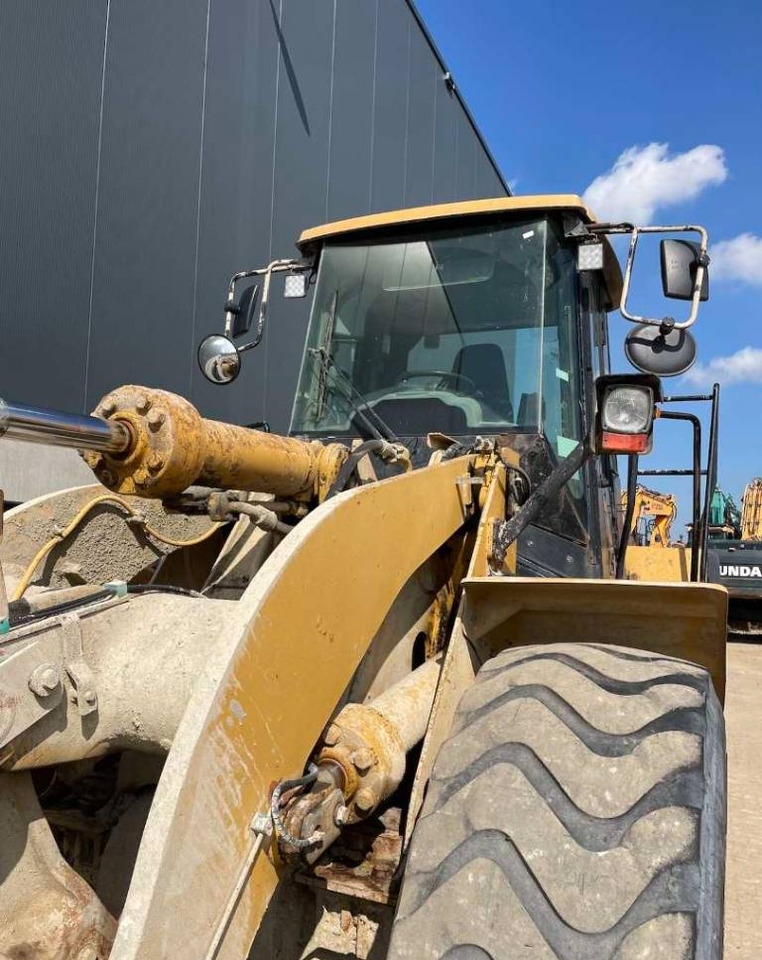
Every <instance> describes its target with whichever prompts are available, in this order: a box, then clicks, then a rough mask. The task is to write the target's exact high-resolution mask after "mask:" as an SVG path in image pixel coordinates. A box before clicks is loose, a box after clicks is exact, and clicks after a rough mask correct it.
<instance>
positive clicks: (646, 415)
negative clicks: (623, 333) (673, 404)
mask: <svg viewBox="0 0 762 960" xmlns="http://www.w3.org/2000/svg"><path fill="white" fill-rule="evenodd" d="M596 387H597V391H596V392H597V394H598V424H597V431H596V432H597V435H598V448H599V450H600V451H601V452H606V453H648V451H649V450H650V449H651V432H652V430H653V423H654V411H655V403H656V400H657V399H659V398H660V395H661V394H660V389H659V381H658V379H657V378H656V377H652V376H648V375H646V376H635V377H633V376H632V375H626V376H616V375H614V376H609V377H600V378H599V380H598V382H597V384H596Z"/></svg>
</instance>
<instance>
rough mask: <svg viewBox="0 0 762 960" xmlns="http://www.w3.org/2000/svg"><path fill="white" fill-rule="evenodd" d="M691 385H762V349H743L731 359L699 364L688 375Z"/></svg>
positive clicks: (713, 359) (686, 376) (686, 377)
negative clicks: (716, 383)
mask: <svg viewBox="0 0 762 960" xmlns="http://www.w3.org/2000/svg"><path fill="white" fill-rule="evenodd" d="M685 379H686V380H688V381H689V382H690V383H697V384H709V383H714V382H715V381H717V382H718V383H720V384H722V385H723V386H729V385H730V384H732V383H762V349H760V348H758V347H742V348H741V349H740V350H737V351H736V352H735V353H732V354H731V355H730V356H729V357H713V358H712V359H711V360H710V361H709V363H697V364H696V366H695V367H692V368H691V369H690V370H689V371H688V372H687V373H686V374H685Z"/></svg>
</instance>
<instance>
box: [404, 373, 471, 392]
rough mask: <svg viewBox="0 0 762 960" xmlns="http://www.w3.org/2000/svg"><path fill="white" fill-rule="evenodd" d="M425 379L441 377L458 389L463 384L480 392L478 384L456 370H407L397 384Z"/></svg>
mask: <svg viewBox="0 0 762 960" xmlns="http://www.w3.org/2000/svg"><path fill="white" fill-rule="evenodd" d="M423 377H439V379H440V380H448V381H449V382H450V383H452V384H453V385H454V386H455V387H456V388H457V385H458V384H459V383H463V384H465V385H466V386H467V387H469V388H470V389H471V391H472V392H473V393H478V392H479V388H478V387H477V385H476V382H475V381H474V380H472V379H471V377H467V376H466V375H465V374H464V373H455V371H454V370H407V371H406V372H405V373H403V374H401V376H399V377H397V383H406V382H407V381H408V380H417V379H422V378H423Z"/></svg>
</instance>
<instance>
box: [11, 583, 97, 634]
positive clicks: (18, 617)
mask: <svg viewBox="0 0 762 960" xmlns="http://www.w3.org/2000/svg"><path fill="white" fill-rule="evenodd" d="M113 596H114V594H113V591H111V590H98V591H96V592H94V593H88V594H87V595H86V596H84V597H77V599H76V600H67V601H66V602H65V603H57V604H53V605H52V606H50V607H44V608H43V609H42V610H35V609H34V608H33V607H31V606H30V604H29V602H28V601H27V600H12V601H11V602H10V603H9V604H8V619H9V623H10V627H11V628H14V627H23V626H26V625H27V624H29V623H37V621H39V620H44V619H46V618H47V617H53V616H56V615H58V614H62V613H69V612H70V611H71V610H78V609H79V608H80V607H86V606H88V604H91V603H97V602H99V601H100V600H108V599H109V598H110V597H113Z"/></svg>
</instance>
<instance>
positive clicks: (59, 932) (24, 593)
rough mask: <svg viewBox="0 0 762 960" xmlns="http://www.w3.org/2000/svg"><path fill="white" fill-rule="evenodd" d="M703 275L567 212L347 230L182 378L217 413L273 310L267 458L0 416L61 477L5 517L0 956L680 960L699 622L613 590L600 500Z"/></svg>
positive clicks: (245, 285) (614, 557)
mask: <svg viewBox="0 0 762 960" xmlns="http://www.w3.org/2000/svg"><path fill="white" fill-rule="evenodd" d="M660 230H661V231H665V230H666V231H668V232H679V233H686V232H696V233H698V235H699V242H697V243H692V242H688V241H686V240H684V239H682V238H680V239H678V240H674V239H670V240H665V241H663V245H662V279H663V285H664V291H665V293H666V294H667V295H668V296H671V297H674V298H677V299H682V300H685V301H689V302H690V306H689V308H688V310H689V313H688V317H687V318H686V319H683V320H675V319H674V318H662V319H658V318H656V319H655V318H647V317H638V316H637V315H635V314H634V313H632V309H631V307H630V306H629V305H628V290H629V281H630V276H631V272H632V263H633V258H634V253H635V248H636V245H637V240H638V237H639V236H640V235H641V234H642V233H643V232H657V231H660ZM612 234H626V235H629V236H630V254H629V256H628V261H627V265H626V268H625V271H624V276H622V274H621V272H620V269H619V266H618V264H617V261H616V258H615V256H614V254H613V251H612V249H611V246H610V244H609V241H608V237H609V236H610V235H612ZM706 243H707V240H706V233H705V231H703V229H702V228H700V227H693V226H690V225H687V226H677V227H667V228H664V227H661V228H657V227H635V226H633V225H631V224H600V223H597V222H596V220H595V218H594V217H593V215H592V214H591V213H590V211H589V210H587V208H586V207H585V206H584V204H583V202H582V201H581V200H580V199H579V198H578V197H575V196H549V197H514V198H502V199H499V200H481V201H473V202H469V203H457V204H446V205H442V206H435V207H425V208H416V209H412V210H404V211H397V212H394V213H388V214H379V215H373V216H368V217H359V218H356V219H352V220H347V221H342V222H340V223H335V224H330V225H327V226H323V227H318V228H315V229H311V230H307V231H305V232H304V233H303V234H302V236H301V237H300V239H299V241H298V247H299V252H300V256H299V257H298V258H294V259H282V260H276V261H273V262H272V263H270V264H268V265H266V266H263V267H256V268H251V269H245V270H242V271H240V272H238V273H236V274H234V275H233V277H232V278H231V281H230V284H229V288H228V296H227V301H226V307H225V321H224V330H223V331H222V332H220V333H214V334H210V335H209V336H208V337H206V338H205V339H204V341H203V342H202V343H201V345H200V347H199V355H198V359H199V364H200V366H201V369H202V371H203V373H204V375H205V376H206V377H207V378H208V379H209V380H210V381H212V382H213V383H217V384H219V385H220V386H223V385H224V384H226V383H229V382H231V381H232V380H233V379H235V377H236V376H237V375H238V373H239V371H240V369H241V366H242V363H243V362H245V354H246V352H247V351H249V350H251V349H254V348H256V346H257V345H258V343H260V342H261V338H262V335H263V331H264V328H265V324H266V322H268V319H267V318H268V304H269V301H270V299H271V289H272V281H273V278H274V277H275V276H276V275H279V274H284V275H285V285H284V289H285V295H287V296H305V295H307V294H309V293H310V292H311V294H312V314H311V321H310V325H309V329H308V333H307V338H306V343H305V345H304V354H303V360H302V368H301V373H300V378H299V383H298V387H297V392H296V397H295V402H294V409H293V417H292V423H291V429H290V431H289V433H290V435H289V436H287V437H278V436H274V435H272V434H269V433H266V432H263V431H261V430H253V429H247V428H243V427H239V426H235V425H232V424H222V423H217V422H215V421H211V420H208V419H205V418H204V417H203V416H202V414H201V413H199V411H197V410H196V409H195V407H193V405H192V404H190V403H189V402H188V401H187V400H185V399H183V398H181V397H178V396H176V395H174V394H171V393H168V392H166V391H163V390H159V389H153V388H149V387H143V386H135V385H127V386H123V387H119V388H117V389H116V390H114V391H112V392H111V393H110V394H108V395H107V396H105V397H104V398H103V399H102V401H101V402H100V404H99V405H98V407H97V408H96V410H95V411H94V413H93V415H92V416H91V417H75V416H71V415H68V414H65V413H61V412H58V411H51V410H43V409H41V408H37V407H31V406H28V405H21V404H14V403H11V402H8V403H4V404H2V406H0V433H5V434H7V435H8V436H10V437H16V438H22V439H26V440H30V441H32V442H34V441H41V440H42V441H44V442H56V443H59V444H66V445H70V446H76V447H78V448H79V449H81V450H82V451H83V453H84V455H85V458H86V460H87V462H88V463H89V464H90V466H91V467H92V469H93V471H94V475H95V478H97V480H98V481H99V482H98V483H96V484H93V485H92V486H89V487H84V488H80V489H76V490H70V491H64V492H63V493H59V494H54V495H51V496H49V497H45V498H42V499H41V500H38V501H33V502H31V503H29V504H25V505H23V506H21V507H18V508H16V509H15V510H12V511H10V512H9V513H8V514H7V515H6V518H5V527H4V535H3V541H2V548H1V550H0V561H1V562H2V576H1V577H0V585H2V591H0V654H2V655H1V656H0V691H2V697H0V767H1V769H2V773H0V822H2V824H3V829H4V837H5V841H4V844H3V846H2V848H1V849H0V916H1V917H2V919H3V923H2V925H0V955H3V956H9V957H11V956H12V957H20V956H22V955H23V956H24V957H29V958H30V960H31V958H33V957H35V958H36V957H39V958H43V957H50V956H55V957H57V958H61V960H83V958H85V957H87V958H88V960H96V958H97V960H105V958H106V957H110V958H112V960H149V958H150V960H159V958H165V960H170V958H172V960H174V958H176V957H179V956H183V957H184V958H186V960H212V958H218V957H219V958H231V960H232V958H235V960H240V958H242V957H246V956H249V957H251V958H253V960H259V958H261V960H264V958H268V960H270V958H273V957H278V958H282V960H287V958H288V960H291V958H293V960H300V958H308V957H318V956H321V957H339V956H341V957H346V956H354V957H357V958H367V957H375V958H378V960H381V958H389V960H403V958H404V960H411V958H415V960H434V958H437V960H444V958H454V957H456V956H457V957H461V958H466V957H469V958H470V957H473V958H476V957H493V958H506V960H507V958H511V960H540V958H543V960H545V958H548V957H557V958H565V960H566V958H569V957H590V958H593V957H595V958H611V960H625V958H627V957H635V956H645V955H646V954H648V955H649V956H650V955H652V956H663V957H677V956H680V957H689V958H695V960H699V958H700V960H720V958H721V956H722V884H723V871H724V836H725V821H724V811H725V774H724V728H723V718H722V708H721V702H722V698H723V695H724V677H725V673H724V654H725V648H724V644H725V622H726V613H727V595H726V593H725V591H724V590H723V589H721V588H718V587H714V586H707V585H706V584H704V583H701V582H699V580H700V574H701V566H700V564H699V565H698V566H697V568H696V576H693V577H692V582H685V583H649V582H645V581H633V580H627V579H624V577H623V569H624V568H623V563H624V559H625V556H624V552H623V547H626V542H627V539H626V535H624V534H623V532H622V531H623V529H624V530H625V531H627V532H629V523H628V522H627V520H626V518H625V523H624V524H623V523H622V520H621V518H620V517H619V513H618V510H617V507H618V504H619V497H620V492H619V482H618V476H617V469H616V456H617V455H626V456H627V457H628V461H629V464H630V480H632V478H633V477H635V478H637V473H638V467H637V462H638V457H640V456H643V455H645V454H646V453H647V452H648V451H649V450H650V448H651V444H652V433H653V426H654V422H655V420H656V419H657V418H658V417H659V416H661V415H663V407H664V404H666V403H668V402H670V401H669V398H664V399H663V391H662V386H661V379H660V375H669V374H670V373H674V372H676V370H677V369H678V368H679V367H680V365H681V364H683V365H685V364H686V363H690V362H691V355H692V351H694V349H695V343H694V341H693V340H692V337H691V336H690V334H689V333H688V328H689V327H690V326H691V325H692V324H693V322H694V321H695V319H696V313H697V310H698V306H699V302H700V300H701V299H703V297H704V278H705V275H706V266H707V262H708V260H707V257H706ZM665 244H666V246H665ZM313 288H314V289H313ZM615 307H618V308H619V309H620V310H621V312H622V314H623V315H624V316H625V317H626V318H627V319H630V320H633V322H635V323H637V327H636V328H635V330H634V335H632V336H631V337H628V340H627V352H628V356H629V357H630V360H631V362H632V363H633V365H635V367H636V369H638V371H639V372H638V373H635V374H632V373H630V374H616V373H612V372H611V370H610V368H609V362H610V361H609V347H608V334H607V321H606V314H607V311H609V310H611V309H613V308H615ZM665 347H667V348H668V349H665ZM251 413H252V415H253V416H255V415H256V412H251ZM247 416H248V413H247ZM633 465H634V466H633ZM662 552H666V551H662ZM74 570H76V578H75V582H74V583H72V578H73V574H72V571H74ZM692 573H693V571H692Z"/></svg>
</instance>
